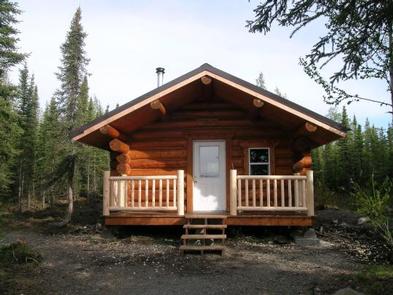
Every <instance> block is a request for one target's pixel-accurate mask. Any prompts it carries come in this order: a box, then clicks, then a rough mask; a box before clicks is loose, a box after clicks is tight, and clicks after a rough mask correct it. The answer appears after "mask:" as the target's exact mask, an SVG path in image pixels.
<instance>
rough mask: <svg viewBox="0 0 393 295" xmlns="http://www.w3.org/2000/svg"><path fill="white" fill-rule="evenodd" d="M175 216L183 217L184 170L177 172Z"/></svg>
mask: <svg viewBox="0 0 393 295" xmlns="http://www.w3.org/2000/svg"><path fill="white" fill-rule="evenodd" d="M177 214H178V215H179V216H183V215H184V170H177Z"/></svg>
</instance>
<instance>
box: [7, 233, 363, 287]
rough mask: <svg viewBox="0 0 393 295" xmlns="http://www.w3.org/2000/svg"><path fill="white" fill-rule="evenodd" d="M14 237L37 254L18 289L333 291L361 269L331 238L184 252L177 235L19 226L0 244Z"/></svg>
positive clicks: (248, 240) (239, 242) (247, 241)
mask: <svg viewBox="0 0 393 295" xmlns="http://www.w3.org/2000/svg"><path fill="white" fill-rule="evenodd" d="M18 239H19V240H25V241H27V242H28V243H29V244H30V245H31V246H32V247H33V248H35V249H36V250H38V251H39V252H40V253H41V254H42V256H43V262H42V264H41V265H40V266H39V267H37V268H36V269H35V271H34V272H33V273H30V274H28V276H27V277H26V276H25V277H24V280H20V281H19V285H18V290H17V293H18V294H87V295H88V294H280V295H283V294H332V293H333V292H334V291H335V290H337V289H340V288H343V287H346V286H348V285H350V284H351V281H350V277H351V276H352V275H353V274H354V273H355V272H356V271H358V270H359V269H361V268H362V267H364V265H363V264H362V263H361V262H359V260H358V259H356V257H354V256H352V255H349V254H348V253H347V252H345V251H343V250H341V247H340V245H339V244H335V242H334V241H333V243H331V242H324V241H322V244H321V246H319V247H308V248H303V247H300V246H297V245H295V244H293V243H292V242H289V243H280V244H277V243H274V242H273V241H274V239H273V240H263V239H260V238H256V237H255V236H253V237H252V236H242V238H231V239H229V240H228V242H227V248H228V249H227V251H226V252H225V254H224V256H219V255H205V256H200V255H185V256H183V255H181V254H180V253H179V251H178V241H177V239H171V238H162V237H155V238H153V237H151V236H143V235H131V236H128V237H127V238H122V239H118V238H115V237H113V236H111V235H110V234H108V233H107V232H104V233H94V232H93V233H74V234H69V233H68V234H61V235H60V234H57V235H50V234H43V233H38V232H36V231H32V230H28V229H18V230H13V231H9V232H8V233H7V234H6V235H5V237H4V239H3V240H2V241H1V243H9V242H13V241H16V240H18ZM26 280H27V281H28V282H26Z"/></svg>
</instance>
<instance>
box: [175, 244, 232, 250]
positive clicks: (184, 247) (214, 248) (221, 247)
mask: <svg viewBox="0 0 393 295" xmlns="http://www.w3.org/2000/svg"><path fill="white" fill-rule="evenodd" d="M224 249H225V247H224V246H222V245H209V246H206V245H203V246H195V245H192V246H191V245H181V246H180V250H224Z"/></svg>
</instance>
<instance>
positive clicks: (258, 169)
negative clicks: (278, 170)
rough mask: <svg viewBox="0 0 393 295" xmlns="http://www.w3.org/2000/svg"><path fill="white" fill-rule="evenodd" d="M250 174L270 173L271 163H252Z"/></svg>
mask: <svg viewBox="0 0 393 295" xmlns="http://www.w3.org/2000/svg"><path fill="white" fill-rule="evenodd" d="M250 175H269V165H265V164H264V165H252V164H251V165H250Z"/></svg>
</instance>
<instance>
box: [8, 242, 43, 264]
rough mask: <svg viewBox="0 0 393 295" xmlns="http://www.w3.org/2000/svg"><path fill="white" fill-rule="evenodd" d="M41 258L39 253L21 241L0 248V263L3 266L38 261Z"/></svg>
mask: <svg viewBox="0 0 393 295" xmlns="http://www.w3.org/2000/svg"><path fill="white" fill-rule="evenodd" d="M41 260H42V257H41V255H40V254H39V253H38V252H37V251H35V250H33V249H32V248H31V247H30V246H29V245H28V244H27V243H26V242H23V241H17V242H15V243H12V244H10V245H8V246H3V247H1V248H0V263H1V264H2V265H5V266H10V265H12V264H26V263H38V262H40V261H41Z"/></svg>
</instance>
